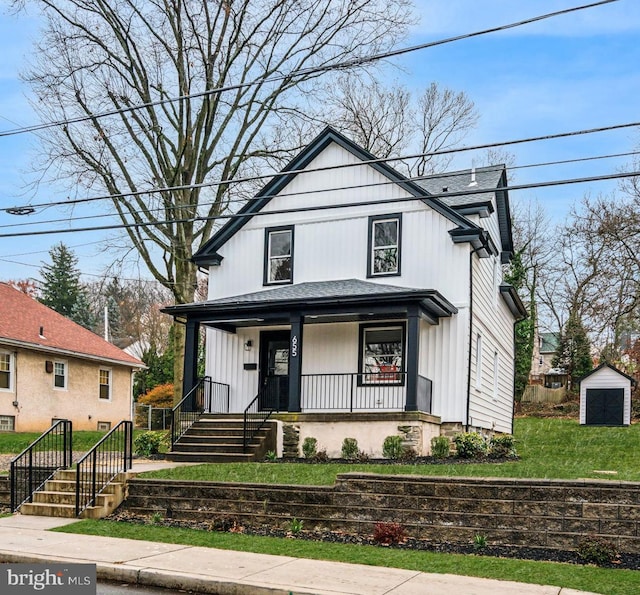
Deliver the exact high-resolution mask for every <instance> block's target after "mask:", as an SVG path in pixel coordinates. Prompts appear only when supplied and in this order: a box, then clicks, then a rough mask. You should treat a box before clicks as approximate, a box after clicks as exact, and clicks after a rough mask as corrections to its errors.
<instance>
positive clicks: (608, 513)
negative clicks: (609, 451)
mask: <svg viewBox="0 0 640 595" xmlns="http://www.w3.org/2000/svg"><path fill="white" fill-rule="evenodd" d="M128 490H129V495H128V497H127V499H126V501H125V502H124V503H123V505H122V507H121V510H127V511H130V512H134V513H141V514H153V513H156V512H160V513H161V514H165V515H167V516H171V517H172V518H175V519H189V520H214V519H227V520H231V519H233V520H236V521H237V522H238V523H239V524H241V525H242V524H244V525H251V526H260V525H269V526H272V527H278V528H282V529H288V528H289V526H290V523H291V519H293V518H296V519H299V520H302V521H303V527H304V529H305V530H313V529H316V530H322V531H326V530H330V531H345V532H349V533H356V534H361V535H371V534H372V533H373V530H374V526H375V524H376V523H378V522H398V523H401V524H402V525H403V526H404V528H405V529H406V531H407V533H408V534H409V535H410V536H412V537H416V538H421V539H429V540H432V541H434V542H452V543H467V544H468V543H471V542H472V541H473V538H474V536H475V535H477V534H481V535H484V536H485V537H486V539H487V542H488V543H490V544H492V545H498V544H505V545H507V544H509V545H519V546H528V547H536V546H538V547H549V548H558V549H575V548H576V547H577V545H578V542H579V541H580V539H581V538H583V537H584V536H586V535H599V536H602V537H605V538H607V539H609V540H611V541H613V542H615V544H616V546H617V547H618V549H619V550H620V551H623V552H636V553H637V552H640V483H630V482H615V481H597V480H589V481H561V480H525V479H469V478H444V477H418V476H415V475H411V476H408V475H406V476H397V475H396V476H387V475H375V474H363V473H346V474H342V475H339V476H338V478H337V481H336V484H335V486H327V487H324V486H286V485H266V484H235V483H211V482H188V481H168V480H155V479H142V478H134V479H132V480H130V481H129V484H128Z"/></svg>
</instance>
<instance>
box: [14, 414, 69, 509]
mask: <svg viewBox="0 0 640 595" xmlns="http://www.w3.org/2000/svg"><path fill="white" fill-rule="evenodd" d="M72 441H73V440H72V425H71V422H70V421H69V420H68V419H61V420H58V421H57V422H55V423H54V424H53V425H52V426H51V427H50V428H49V429H48V430H47V431H46V432H44V433H43V434H42V436H40V437H39V438H38V439H37V440H35V441H34V442H32V443H31V444H30V445H29V446H27V448H25V449H24V450H23V451H22V452H21V453H20V454H19V455H18V456H16V457H15V458H14V459H13V460H12V461H11V468H10V473H9V477H10V482H11V510H12V512H15V511H16V510H18V508H20V506H22V504H24V503H25V502H27V501H29V502H31V501H32V499H33V493H34V492H35V491H37V490H38V489H39V488H40V487H41V486H42V485H44V483H45V482H46V481H47V480H48V479H50V478H51V477H53V475H54V474H55V472H56V471H57V470H58V469H66V468H67V467H70V466H71V458H72V456H73V455H72Z"/></svg>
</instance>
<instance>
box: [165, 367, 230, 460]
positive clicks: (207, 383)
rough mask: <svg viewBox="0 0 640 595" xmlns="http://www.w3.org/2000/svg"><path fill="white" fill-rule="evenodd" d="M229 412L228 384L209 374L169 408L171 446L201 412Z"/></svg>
mask: <svg viewBox="0 0 640 595" xmlns="http://www.w3.org/2000/svg"><path fill="white" fill-rule="evenodd" d="M205 412H207V413H228V412H229V385H228V384H223V383H222V382H214V381H213V380H211V378H210V377H209V376H205V377H204V378H200V380H199V381H198V384H196V385H195V386H194V387H193V388H192V389H191V390H190V391H189V392H188V393H187V394H186V395H185V396H184V398H183V399H182V401H180V402H179V403H178V404H177V405H176V406H175V407H174V408H173V409H172V410H171V447H172V448H173V445H174V444H175V443H176V442H177V441H178V439H179V438H180V436H182V435H183V434H184V433H185V432H186V431H187V430H188V429H189V428H190V427H191V426H192V425H193V424H194V423H195V422H196V421H198V419H199V418H200V416H201V415H202V414H203V413H205Z"/></svg>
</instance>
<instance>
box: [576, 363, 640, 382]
mask: <svg viewBox="0 0 640 595" xmlns="http://www.w3.org/2000/svg"><path fill="white" fill-rule="evenodd" d="M603 368H609V369H610V370H613V371H614V372H616V373H618V374H620V376H623V377H624V378H626V379H627V380H630V381H631V384H632V385H633V386H635V385H636V384H637V383H636V380H635V378H632V377H631V376H629V375H628V374H625V373H624V372H623V371H622V370H618V368H616V367H615V366H614V365H613V364H610V363H609V362H602V363H601V364H600V365H599V366H597V367H596V368H594V369H593V370H591V372H589V373H587V374H585V375H584V376H583V377H582V378H580V379H579V380H578V382H582V381H583V380H585V379H587V378H589V376H591V375H592V374H595V373H596V372H599V371H600V370H602V369H603Z"/></svg>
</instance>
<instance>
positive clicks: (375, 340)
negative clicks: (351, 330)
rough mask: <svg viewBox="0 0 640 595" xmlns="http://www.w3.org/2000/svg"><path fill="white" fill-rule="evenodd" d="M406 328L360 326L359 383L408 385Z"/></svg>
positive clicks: (399, 326)
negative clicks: (406, 383) (405, 346)
mask: <svg viewBox="0 0 640 595" xmlns="http://www.w3.org/2000/svg"><path fill="white" fill-rule="evenodd" d="M404 335H405V328H404V325H389V326H386V325H385V326H380V325H377V326H365V325H362V326H361V327H360V366H359V368H360V374H361V376H360V377H359V378H358V382H359V384H374V383H376V384H377V383H384V384H403V383H404V374H403V372H404Z"/></svg>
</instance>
